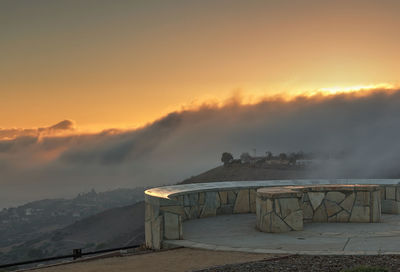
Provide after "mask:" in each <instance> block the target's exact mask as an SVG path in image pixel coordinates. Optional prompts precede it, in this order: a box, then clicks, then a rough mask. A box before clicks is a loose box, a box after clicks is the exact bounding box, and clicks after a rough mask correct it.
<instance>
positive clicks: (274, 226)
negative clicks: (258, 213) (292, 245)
mask: <svg viewBox="0 0 400 272" xmlns="http://www.w3.org/2000/svg"><path fill="white" fill-rule="evenodd" d="M270 218H271V232H288V231H290V227H289V226H288V225H287V224H286V223H285V222H284V221H283V220H282V219H281V218H280V217H279V216H277V215H276V214H275V213H271V217H270Z"/></svg>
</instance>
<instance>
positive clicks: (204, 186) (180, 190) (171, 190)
mask: <svg viewBox="0 0 400 272" xmlns="http://www.w3.org/2000/svg"><path fill="white" fill-rule="evenodd" d="M330 184H331V185H336V184H349V185H355V184H359V185H376V184H378V185H399V184H400V179H293V180H258V181H224V182H209V183H193V184H182V185H171V186H163V187H157V188H152V189H149V190H146V191H145V194H146V195H148V196H153V197H158V198H165V199H169V198H170V197H173V196H179V195H184V194H189V193H196V192H207V191H221V190H236V189H237V190H240V189H252V188H260V187H271V186H303V185H330ZM314 190H317V188H315V189H314Z"/></svg>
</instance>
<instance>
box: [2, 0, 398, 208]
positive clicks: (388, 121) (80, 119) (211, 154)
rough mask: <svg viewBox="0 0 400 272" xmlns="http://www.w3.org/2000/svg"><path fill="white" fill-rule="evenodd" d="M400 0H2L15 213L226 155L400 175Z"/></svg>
mask: <svg viewBox="0 0 400 272" xmlns="http://www.w3.org/2000/svg"><path fill="white" fill-rule="evenodd" d="M399 10H400V2H399V1H386V0H382V1H370V0H363V1H358V0H357V1H356V0H351V1H349V0H348V1H321V0H304V1H293V0H291V1H286V0H280V1H272V0H270V1H235V0H231V1H207V0H204V1H166V0H163V1H150V0H148V1H122V0H121V1H100V0H98V1H92V0H85V1H80V0H79V1H78V0H68V1H63V0H59V1H43V0H35V1H28V0H27V1H23V0H21V1H14V0H3V1H0V188H1V190H0V208H2V207H9V206H12V205H18V204H22V203H25V202H27V201H33V200H38V199H42V198H55V197H73V196H75V195H76V194H78V193H80V192H83V191H89V190H91V189H92V188H94V189H96V190H98V191H102V190H110V189H115V188H125V187H136V186H159V185H163V184H173V183H176V182H179V181H182V180H183V179H185V178H188V177H190V176H193V175H196V174H199V173H201V172H203V171H206V170H209V169H210V168H213V167H216V166H218V165H220V164H221V162H220V156H221V154H222V152H225V151H227V152H232V153H233V155H234V156H235V157H236V158H237V157H238V156H240V154H241V153H242V152H251V151H252V150H253V149H256V150H258V151H257V152H260V153H259V154H263V153H264V152H265V151H272V152H274V153H280V152H296V151H299V150H303V151H305V152H316V153H318V152H320V153H321V152H322V153H329V154H339V153H340V154H343V152H344V153H345V154H346V158H344V159H343V160H342V161H341V162H340V163H337V164H333V165H327V166H326V167H325V168H323V169H320V172H319V173H317V174H318V175H319V176H329V177H344V178H347V177H363V178H365V177H367V178H375V177H378V178H379V177H398V176H400V173H399V172H398V169H399V167H398V165H399V164H400V157H399V155H398V154H400V144H399V143H398V139H399V138H400V124H399V121H398V120H400V87H399V86H400V84H399V83H400V80H399V78H400V77H399V76H400V75H399V73H400V62H399V61H398V60H399V59H400V50H398V49H399V48H400V44H399V43H400V35H399V34H400V33H399V29H400V17H399V16H398V11H399Z"/></svg>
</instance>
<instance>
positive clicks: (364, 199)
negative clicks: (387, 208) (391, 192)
mask: <svg viewBox="0 0 400 272" xmlns="http://www.w3.org/2000/svg"><path fill="white" fill-rule="evenodd" d="M369 201H370V193H369V192H356V203H355V205H356V206H368V205H369V204H370V203H369Z"/></svg>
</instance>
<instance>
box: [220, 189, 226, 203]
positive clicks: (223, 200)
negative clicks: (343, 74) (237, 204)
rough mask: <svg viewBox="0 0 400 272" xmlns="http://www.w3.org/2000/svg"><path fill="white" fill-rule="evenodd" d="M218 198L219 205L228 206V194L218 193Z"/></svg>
mask: <svg viewBox="0 0 400 272" xmlns="http://www.w3.org/2000/svg"><path fill="white" fill-rule="evenodd" d="M219 198H220V200H221V205H226V204H228V192H226V191H221V192H219Z"/></svg>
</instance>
